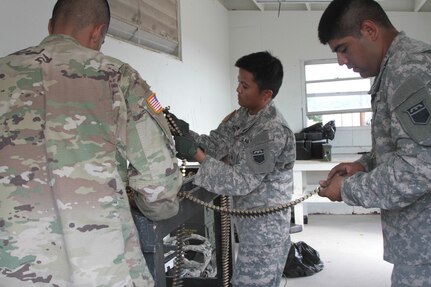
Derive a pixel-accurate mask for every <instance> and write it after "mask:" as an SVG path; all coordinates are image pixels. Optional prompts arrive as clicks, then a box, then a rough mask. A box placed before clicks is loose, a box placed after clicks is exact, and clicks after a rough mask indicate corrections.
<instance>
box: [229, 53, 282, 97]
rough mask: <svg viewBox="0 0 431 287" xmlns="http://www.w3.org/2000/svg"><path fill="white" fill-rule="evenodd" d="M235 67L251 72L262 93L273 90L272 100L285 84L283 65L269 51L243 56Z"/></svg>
mask: <svg viewBox="0 0 431 287" xmlns="http://www.w3.org/2000/svg"><path fill="white" fill-rule="evenodd" d="M235 66H236V67H238V68H241V69H244V70H246V71H248V72H250V73H251V74H252V75H253V78H254V81H255V82H256V84H257V86H258V87H259V89H260V90H261V91H263V90H267V89H268V90H271V91H272V98H275V96H276V95H277V94H278V91H279V89H280V87H281V84H282V83H283V65H282V64H281V61H280V60H279V59H278V58H276V57H274V56H273V55H271V53H269V52H268V51H263V52H257V53H252V54H249V55H246V56H243V57H241V58H239V59H238V60H237V61H236V63H235Z"/></svg>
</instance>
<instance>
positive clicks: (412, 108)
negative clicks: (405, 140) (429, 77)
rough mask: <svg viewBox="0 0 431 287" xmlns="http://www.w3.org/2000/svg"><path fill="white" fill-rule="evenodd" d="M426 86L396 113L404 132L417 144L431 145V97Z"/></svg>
mask: <svg viewBox="0 0 431 287" xmlns="http://www.w3.org/2000/svg"><path fill="white" fill-rule="evenodd" d="M429 89H430V87H428V86H424V87H423V88H422V89H420V90H418V91H417V92H415V93H414V94H412V95H411V96H410V97H409V98H408V99H407V100H405V101H404V102H403V103H402V104H401V105H399V106H398V107H397V108H396V109H395V112H396V114H397V116H398V119H399V121H400V123H401V125H402V127H403V129H404V131H405V132H406V133H407V134H408V135H409V136H410V137H411V138H412V139H413V140H414V141H415V142H417V143H419V144H423V145H426V146H429V145H431V95H430V91H429Z"/></svg>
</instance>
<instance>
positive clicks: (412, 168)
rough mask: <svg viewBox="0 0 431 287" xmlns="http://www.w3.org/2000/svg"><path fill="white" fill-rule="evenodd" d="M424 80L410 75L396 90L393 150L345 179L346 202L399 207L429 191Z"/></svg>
mask: <svg viewBox="0 0 431 287" xmlns="http://www.w3.org/2000/svg"><path fill="white" fill-rule="evenodd" d="M427 77H428V76H424V78H427ZM411 81H413V83H412V82H411ZM421 82H422V84H421ZM425 82H426V81H423V80H422V78H421V76H420V75H418V76H411V77H410V78H409V79H408V81H406V82H405V83H404V84H403V85H401V86H400V87H399V89H398V90H397V93H396V94H395V95H394V99H396V100H395V101H394V103H391V111H392V125H391V129H392V133H393V137H395V138H393V141H394V142H395V143H396V150H395V152H394V153H393V155H392V156H391V157H390V158H389V160H387V161H386V162H384V163H383V164H381V165H379V166H377V167H376V168H375V169H373V170H372V171H370V172H369V173H361V172H360V173H357V174H356V175H354V176H353V177H351V178H348V179H346V180H345V181H344V183H343V184H342V187H341V191H342V197H343V200H344V201H345V202H346V203H348V204H351V205H361V206H364V207H378V208H382V209H398V208H403V207H406V206H408V205H410V204H412V203H413V202H415V201H417V200H418V199H419V198H421V197H422V196H424V195H425V194H426V193H429V192H430V190H431V157H430V154H431V103H430V102H429V101H426V100H425V101H424V100H423V99H424V98H425V99H426V98H428V99H430V98H431V92H430V88H429V87H428V86H427V84H425ZM412 88H413V89H414V90H413V91H410V92H407V91H408V90H411V89H412ZM416 107H418V108H416ZM418 110H419V111H420V114H418ZM409 112H410V113H411V114H409Z"/></svg>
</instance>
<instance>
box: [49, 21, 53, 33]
mask: <svg viewBox="0 0 431 287" xmlns="http://www.w3.org/2000/svg"><path fill="white" fill-rule="evenodd" d="M53 30H54V27H52V19H49V21H48V33H49V35H52V32H53Z"/></svg>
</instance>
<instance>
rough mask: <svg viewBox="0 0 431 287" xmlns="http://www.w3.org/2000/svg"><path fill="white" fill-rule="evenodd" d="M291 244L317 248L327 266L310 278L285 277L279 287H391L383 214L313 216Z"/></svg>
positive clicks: (293, 236) (294, 235)
mask: <svg viewBox="0 0 431 287" xmlns="http://www.w3.org/2000/svg"><path fill="white" fill-rule="evenodd" d="M291 237H292V241H293V242H298V241H304V242H305V243H307V244H308V245H310V246H311V247H313V248H314V249H316V250H317V251H318V252H319V254H320V258H321V260H322V261H323V262H324V264H325V267H324V269H323V270H322V271H320V272H319V273H316V274H314V275H312V276H309V277H300V278H283V279H282V282H281V285H280V287H299V286H301V287H389V286H390V281H391V280H390V278H391V272H392V264H389V263H387V262H386V261H383V239H382V233H381V223H380V215H310V216H309V217H308V224H306V225H305V227H304V229H303V231H302V232H299V233H294V234H291Z"/></svg>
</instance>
